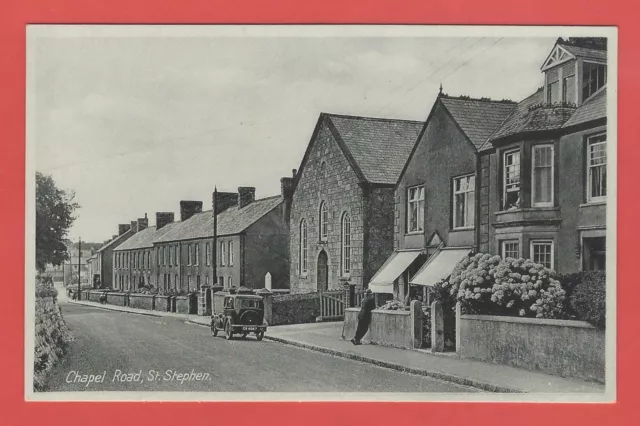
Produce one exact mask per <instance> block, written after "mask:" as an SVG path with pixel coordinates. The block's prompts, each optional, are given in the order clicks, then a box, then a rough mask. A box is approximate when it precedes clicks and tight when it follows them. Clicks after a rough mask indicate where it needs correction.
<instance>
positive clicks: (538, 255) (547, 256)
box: [530, 240, 553, 269]
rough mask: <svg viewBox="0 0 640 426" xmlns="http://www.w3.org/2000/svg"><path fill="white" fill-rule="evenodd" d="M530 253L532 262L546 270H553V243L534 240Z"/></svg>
mask: <svg viewBox="0 0 640 426" xmlns="http://www.w3.org/2000/svg"><path fill="white" fill-rule="evenodd" d="M530 251H531V260H533V261H534V262H536V263H539V264H541V265H542V266H544V267H545V268H549V269H553V241H551V240H532V241H531V250H530Z"/></svg>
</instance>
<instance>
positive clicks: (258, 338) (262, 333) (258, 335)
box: [256, 331, 264, 342]
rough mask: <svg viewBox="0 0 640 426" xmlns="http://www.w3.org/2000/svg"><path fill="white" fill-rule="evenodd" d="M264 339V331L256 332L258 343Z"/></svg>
mask: <svg viewBox="0 0 640 426" xmlns="http://www.w3.org/2000/svg"><path fill="white" fill-rule="evenodd" d="M263 337H264V331H258V332H256V339H257V340H258V342H259V341H260V340H262V338H263Z"/></svg>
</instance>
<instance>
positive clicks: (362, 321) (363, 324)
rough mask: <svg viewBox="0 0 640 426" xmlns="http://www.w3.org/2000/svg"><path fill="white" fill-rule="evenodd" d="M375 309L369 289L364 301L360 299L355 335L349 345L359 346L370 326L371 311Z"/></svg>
mask: <svg viewBox="0 0 640 426" xmlns="http://www.w3.org/2000/svg"><path fill="white" fill-rule="evenodd" d="M375 308H376V300H375V298H374V297H373V293H372V292H371V289H367V291H365V293H364V299H362V306H361V307H360V312H359V313H358V328H357V329H356V335H355V337H354V338H353V339H351V343H353V344H354V345H361V344H362V342H361V340H362V338H363V337H364V335H365V334H367V330H369V325H370V324H371V311H373V310H374V309H375Z"/></svg>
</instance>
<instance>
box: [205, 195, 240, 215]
mask: <svg viewBox="0 0 640 426" xmlns="http://www.w3.org/2000/svg"><path fill="white" fill-rule="evenodd" d="M216 194H217V196H218V198H217V199H216V198H215V197H216ZM211 200H212V204H211V207H212V209H213V211H214V213H218V214H219V213H222V212H223V211H225V210H227V209H228V208H229V207H233V206H235V205H237V204H238V193H237V192H220V191H218V192H217V193H216V192H214V193H213V195H212V198H211Z"/></svg>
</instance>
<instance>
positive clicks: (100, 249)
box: [96, 229, 131, 253]
mask: <svg viewBox="0 0 640 426" xmlns="http://www.w3.org/2000/svg"><path fill="white" fill-rule="evenodd" d="M129 235H131V230H130V229H129V230H128V231H127V232H125V233H124V234H122V235H118V236H117V237H115V238H114V239H112V240H111V241H107V243H106V244H105V245H103V246H102V247H100V248H99V249H98V250H96V253H100V252H101V251H103V250H105V249H107V248H109V247H111V246H112V245H114V244H117V243H118V242H121V241H122V240H123V239H124V238H125V237H127V236H129Z"/></svg>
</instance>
